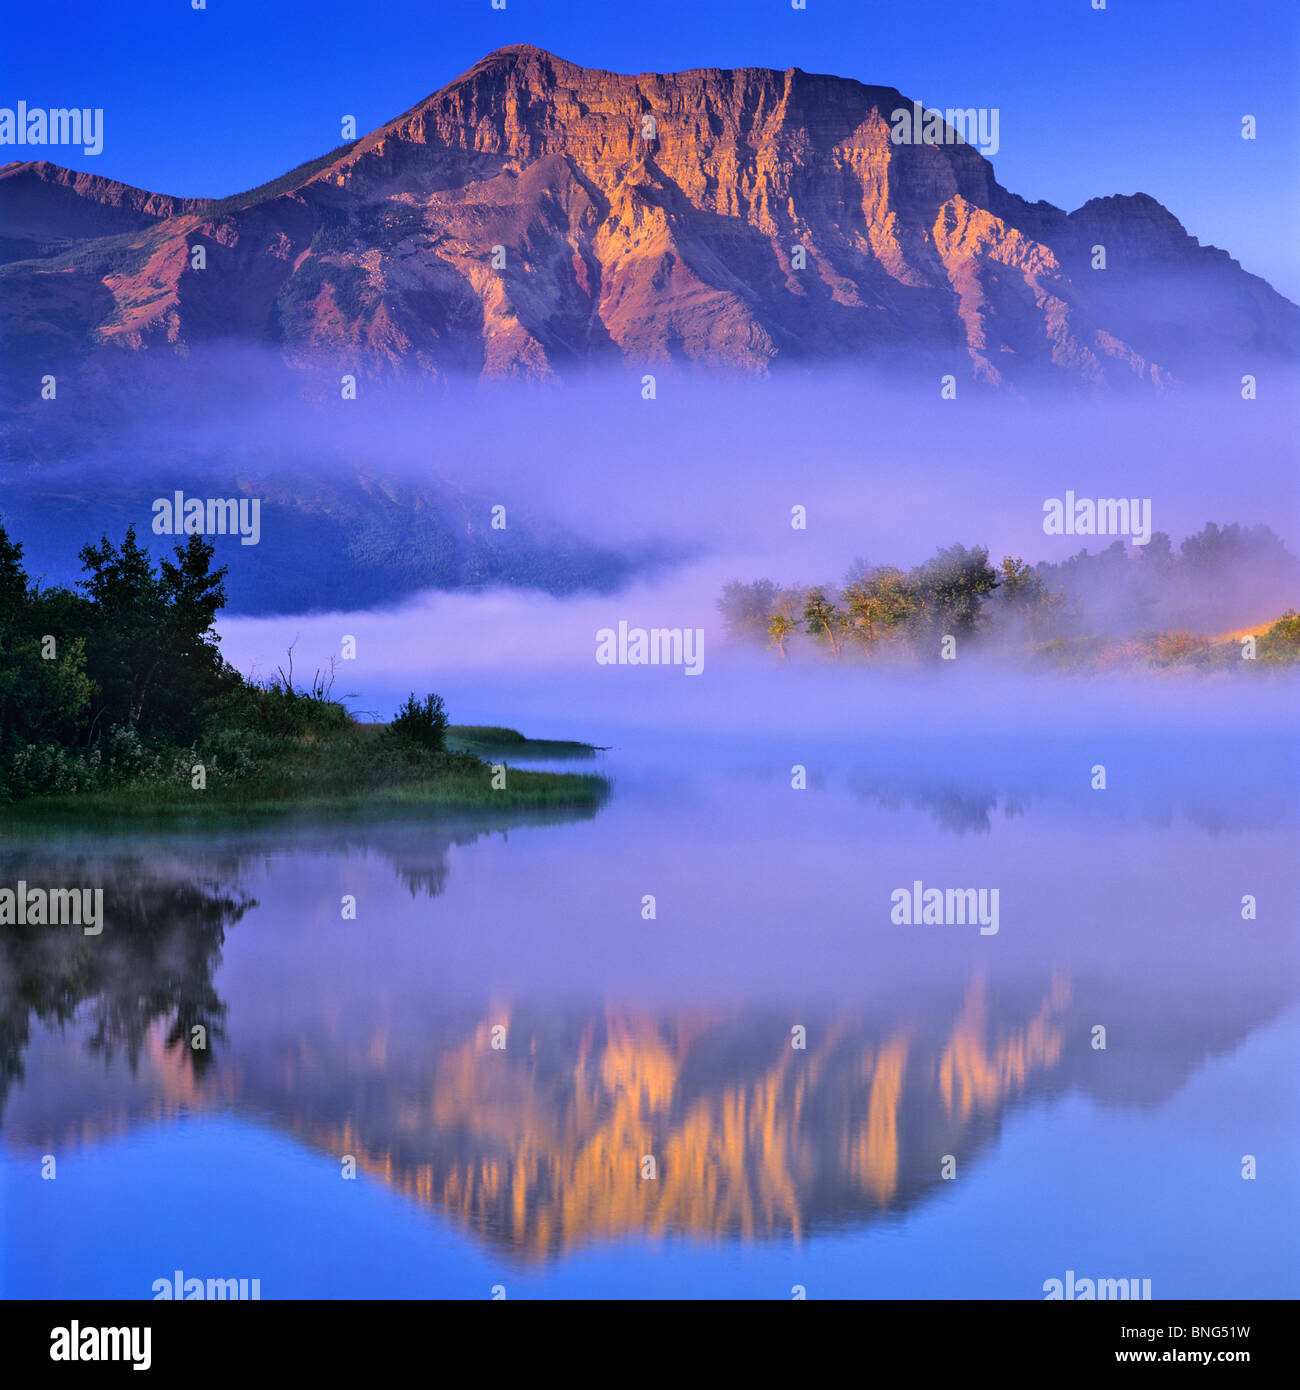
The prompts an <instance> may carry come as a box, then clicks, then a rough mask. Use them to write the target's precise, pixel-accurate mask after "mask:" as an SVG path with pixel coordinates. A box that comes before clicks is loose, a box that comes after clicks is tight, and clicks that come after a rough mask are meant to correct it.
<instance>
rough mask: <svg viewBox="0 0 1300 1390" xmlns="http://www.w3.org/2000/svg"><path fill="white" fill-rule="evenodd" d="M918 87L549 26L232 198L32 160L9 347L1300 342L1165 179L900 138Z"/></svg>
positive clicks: (566, 365) (441, 359)
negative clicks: (1001, 163) (594, 66)
mask: <svg viewBox="0 0 1300 1390" xmlns="http://www.w3.org/2000/svg"><path fill="white" fill-rule="evenodd" d="M910 105H911V103H910V101H909V100H908V99H907V98H906V97H904V96H903V95H902V94H900V93H899V92H897V91H895V90H894V89H892V88H888V87H868V86H863V85H861V84H860V83H857V82H853V81H848V80H843V79H839V78H834V77H823V76H813V75H810V74H807V73H804V72H801V71H799V70H798V69H791V70H789V71H787V72H774V71H767V70H761V69H744V70H739V71H720V70H713V69H710V70H704V71H696V72H687V73H678V74H674V75H667V76H657V75H650V74H644V75H640V76H621V75H618V74H614V73H607V72H599V71H593V70H589V69H585V68H580V67H576V66H574V65H573V64H570V63H566V62H564V61H562V60H561V59H559V58H556V57H553V56H552V55H550V54H547V53H544V52H541V51H540V50H538V49H534V48H529V47H526V46H521V47H513V48H507V49H502V50H501V51H499V52H497V53H494V54H492V55H490V56H489V57H488V58H486V59H484V60H483V61H482V62H481V63H479V64H478V65H477V66H475V67H474V68H472V69H471V70H470V71H469V72H467V73H466V74H465V75H464V76H462V77H460V78H458V79H457V80H456V81H454V82H452V83H450V84H449V85H448V86H446V87H444V88H443V89H442V90H441V91H439V92H437V93H435V94H434V95H433V96H431V97H429V98H428V99H427V100H425V101H423V102H421V103H420V104H419V105H418V106H416V107H414V108H413V109H412V110H410V111H408V112H407V113H406V114H404V115H402V116H400V117H398V118H397V119H396V120H394V121H392V122H390V123H389V124H388V125H386V126H384V127H382V128H381V129H379V130H377V131H375V132H374V133H373V134H371V135H369V136H367V137H365V138H364V139H362V140H360V141H358V142H356V143H355V144H354V145H351V146H349V147H346V148H344V149H342V150H339V151H335V152H334V153H333V154H331V155H329V156H325V157H324V158H322V159H319V160H316V161H313V162H312V163H311V164H308V165H304V166H302V168H301V169H298V170H295V171H293V173H291V174H289V175H286V176H285V177H284V178H282V179H280V180H277V181H276V182H275V183H273V184H270V185H267V186H266V187H265V188H263V189H259V190H255V191H254V192H252V193H249V194H246V195H242V196H239V197H235V198H229V199H225V200H222V201H220V202H209V201H203V200H195V199H188V200H183V199H175V198H168V197H165V196H162V195H156V194H149V193H145V192H143V191H141V190H138V189H131V188H127V187H125V186H124V185H121V184H116V183H113V182H112V181H110V180H105V179H101V178H97V177H93V176H89V175H81V174H73V173H71V172H69V171H68V170H64V169H60V168H58V167H57V166H54V165H50V164H46V163H38V164H15V165H9V166H7V167H6V168H5V169H3V170H2V171H0V190H2V191H0V207H3V219H2V222H0V236H2V237H3V242H2V243H0V245H2V247H3V250H4V254H5V257H6V259H7V261H8V264H7V265H6V266H5V267H4V271H3V274H4V279H3V282H0V299H2V300H3V309H4V313H5V339H6V345H7V350H8V352H9V353H10V355H11V360H12V358H13V355H14V354H18V355H20V356H21V360H22V361H23V363H24V364H25V366H26V368H27V369H28V370H29V371H30V370H31V369H32V368H35V367H38V366H41V365H43V364H45V363H47V362H51V363H52V362H53V361H55V360H56V359H60V358H66V357H68V356H69V355H80V354H87V353H90V354H95V355H97V356H98V357H101V358H102V357H103V356H104V354H111V353H113V352H114V351H116V350H122V351H128V352H133V351H139V350H144V349H148V350H151V351H155V352H156V351H159V350H161V351H169V352H181V353H183V352H185V351H187V350H189V349H192V348H194V347H197V346H199V345H201V344H203V343H205V342H210V341H216V340H223V341H224V340H230V339H232V338H233V339H237V340H243V341H247V342H252V343H259V344H267V345H273V346H274V347H275V349H276V350H277V351H278V352H279V353H280V354H282V355H283V357H284V358H285V360H286V361H288V362H289V363H291V364H296V365H303V364H307V363H310V362H313V361H315V360H318V359H320V358H323V357H325V356H328V357H329V358H330V360H334V359H336V358H337V359H341V360H344V361H346V362H350V363H352V364H354V366H355V369H356V370H358V371H363V372H372V373H374V372H377V373H403V372H406V371H415V372H418V373H422V374H425V375H443V374H447V373H452V372H461V371H464V372H470V373H475V374H483V375H488V376H523V377H530V378H547V377H552V376H560V377H563V376H566V375H568V374H570V373H573V372H575V371H577V370H579V369H580V368H581V367H583V366H585V365H598V364H600V363H602V362H624V363H627V364H628V365H630V366H633V367H637V368H644V369H647V370H650V369H654V368H655V367H656V366H661V365H663V364H665V363H669V362H675V363H698V364H707V365H709V366H713V367H720V368H724V369H728V370H735V371H741V372H747V373H763V372H766V371H768V370H770V369H771V368H773V367H774V366H775V365H777V364H778V363H782V362H793V363H797V362H804V363H807V362H827V361H840V360H855V361H859V360H866V361H870V362H873V363H876V364H878V365H886V364H888V365H893V366H897V367H901V368H904V369H909V370H910V369H912V368H918V369H920V368H936V369H937V368H942V370H953V371H956V372H958V373H960V374H962V375H965V376H967V377H972V378H974V379H977V380H981V381H983V382H986V383H989V384H992V385H1001V386H1009V387H1012V388H1015V387H1017V386H1019V385H1022V384H1027V383H1029V382H1031V381H1035V382H1036V381H1041V380H1044V379H1047V380H1052V379H1059V380H1066V381H1070V382H1077V383H1084V384H1089V385H1094V386H1105V385H1111V384H1117V383H1120V382H1124V381H1140V382H1145V383H1149V384H1155V385H1160V384H1164V383H1168V382H1170V381H1172V380H1175V379H1177V378H1179V377H1181V376H1184V375H1187V374H1190V373H1193V372H1195V371H1196V370H1197V369H1198V368H1199V367H1201V366H1202V365H1204V364H1207V363H1209V362H1210V361H1212V360H1215V359H1217V358H1220V357H1222V358H1225V359H1227V360H1229V361H1231V362H1232V363H1233V365H1234V366H1236V365H1237V364H1238V363H1240V364H1241V365H1240V370H1241V371H1246V370H1249V369H1250V367H1251V366H1252V364H1253V361H1254V359H1257V358H1259V357H1260V356H1266V355H1289V354H1293V353H1294V352H1295V351H1296V350H1297V347H1300V310H1297V309H1296V308H1295V306H1293V305H1291V304H1290V303H1289V302H1288V301H1286V300H1285V299H1283V298H1282V297H1281V296H1280V295H1278V294H1276V293H1275V292H1274V291H1273V290H1271V289H1270V288H1269V287H1268V285H1267V284H1265V283H1264V282H1263V281H1262V280H1259V279H1257V278H1256V277H1254V276H1251V275H1248V274H1246V273H1245V272H1244V271H1242V270H1241V268H1240V267H1239V266H1238V265H1237V264H1236V262H1234V261H1232V260H1230V259H1229V257H1228V256H1227V255H1226V253H1224V252H1222V251H1218V250H1215V249H1213V248H1208V247H1201V246H1200V245H1199V244H1198V243H1197V242H1196V241H1195V240H1194V239H1193V238H1191V237H1189V236H1187V234H1186V233H1185V232H1184V230H1183V228H1182V227H1181V226H1180V225H1179V223H1178V222H1177V220H1176V219H1175V218H1174V217H1173V216H1172V215H1171V214H1170V213H1168V212H1167V211H1166V210H1165V209H1164V208H1163V207H1161V205H1160V204H1159V203H1157V202H1155V200H1154V199H1151V198H1149V197H1146V196H1145V195H1137V196H1136V197H1131V198H1124V197H1122V198H1102V199H1096V200H1094V201H1092V202H1089V203H1088V204H1086V205H1085V206H1084V207H1082V208H1080V209H1079V210H1078V211H1077V212H1075V213H1073V214H1070V215H1067V214H1066V213H1064V212H1063V211H1061V210H1060V209H1057V208H1053V207H1051V206H1049V205H1048V204H1046V203H1033V204H1031V203H1027V202H1025V201H1023V200H1022V199H1020V198H1018V197H1016V196H1014V195H1013V194H1011V193H1008V192H1007V191H1006V190H1005V189H1003V188H1002V187H1001V186H1000V185H999V184H998V183H997V181H996V180H995V178H994V175H993V169H992V166H991V165H990V164H989V163H988V161H987V160H985V159H984V158H983V157H982V156H981V155H980V154H979V153H978V152H977V151H976V149H975V148H974V147H973V146H971V145H967V144H962V143H956V142H954V143H943V144H924V143H921V144H895V143H893V141H892V139H891V128H890V116H891V112H893V111H894V110H895V109H897V108H899V107H904V106H910ZM1097 244H1100V245H1104V246H1105V247H1106V253H1107V266H1106V269H1105V270H1094V269H1093V268H1092V266H1091V257H1092V247H1093V246H1094V245H1097ZM198 246H202V247H204V250H205V255H206V267H205V268H204V269H201V270H199V269H195V268H193V265H192V255H191V253H192V251H193V249H194V248H195V247H198Z"/></svg>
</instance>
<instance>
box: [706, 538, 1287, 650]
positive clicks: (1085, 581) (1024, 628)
mask: <svg viewBox="0 0 1300 1390" xmlns="http://www.w3.org/2000/svg"><path fill="white" fill-rule="evenodd" d="M1260 593H1267V594H1272V595H1275V596H1276V595H1277V594H1279V593H1280V594H1288V595H1295V594H1300V566H1298V565H1297V563H1296V560H1295V557H1294V556H1292V555H1291V554H1290V553H1289V552H1288V551H1287V549H1286V547H1285V545H1283V543H1282V541H1281V540H1280V539H1279V538H1278V537H1277V536H1276V535H1275V534H1274V533H1273V532H1272V531H1271V530H1269V528H1268V527H1266V526H1255V527H1251V528H1245V527H1241V526H1239V525H1237V524H1235V523H1234V524H1232V525H1230V526H1225V527H1222V528H1220V527H1219V526H1216V525H1215V524H1214V523H1213V522H1209V523H1207V524H1206V526H1205V527H1204V529H1203V530H1202V531H1200V532H1198V533H1197V534H1196V535H1193V536H1189V537H1188V538H1187V539H1186V540H1184V541H1183V543H1182V545H1181V547H1180V548H1179V549H1178V550H1177V551H1175V550H1174V549H1173V546H1172V543H1171V541H1170V538H1169V537H1168V535H1166V534H1164V533H1163V532H1159V531H1157V532H1155V533H1153V534H1152V535H1151V536H1150V537H1149V540H1148V542H1147V543H1146V544H1144V545H1142V546H1135V547H1134V548H1133V550H1132V551H1130V550H1129V549H1128V548H1127V547H1126V546H1125V545H1124V542H1123V541H1116V542H1115V543H1113V544H1112V545H1111V546H1110V547H1108V548H1107V549H1105V550H1102V551H1100V552H1098V553H1097V554H1095V555H1090V554H1089V553H1088V552H1087V550H1086V549H1085V550H1082V551H1080V552H1079V553H1078V554H1077V555H1074V556H1072V557H1070V559H1068V560H1066V561H1063V562H1061V563H1060V564H1048V563H1045V562H1044V563H1040V564H1038V565H1033V566H1031V565H1029V564H1027V563H1026V562H1025V561H1024V560H1023V559H1021V558H1020V557H1018V556H1014V557H1013V556H1010V555H1006V556H1004V557H1003V559H1002V562H1001V564H1000V565H997V566H994V565H992V564H991V563H990V562H989V552H988V548H987V547H986V546H980V545H976V546H971V547H969V548H967V547H966V546H964V545H952V546H948V547H947V548H941V549H940V550H939V551H938V552H937V554H936V555H935V556H934V557H933V558H932V559H930V560H927V561H926V562H925V563H924V564H920V565H916V566H914V567H913V568H912V569H910V570H907V571H904V570H902V569H900V568H898V567H897V566H895V565H873V564H870V563H868V562H867V561H866V560H863V559H858V560H857V561H855V562H854V564H853V565H852V567H851V568H850V570H849V572H848V574H847V575H846V576H845V578H844V580H843V582H842V583H841V584H839V585H838V586H836V585H831V584H816V585H812V586H808V585H804V584H791V585H786V586H781V585H778V584H776V583H774V582H773V581H772V580H770V579H758V580H754V581H752V582H750V583H742V582H741V581H740V580H733V581H732V582H731V583H729V584H727V585H725V586H724V588H723V590H722V594H721V596H720V597H719V599H718V604H717V606H718V610H719V612H720V613H721V615H722V618H723V621H724V623H725V625H726V628H727V632H728V635H729V636H730V637H731V639H732V640H733V641H738V642H740V643H749V644H753V645H755V646H759V645H765V646H766V647H767V648H768V649H769V650H770V651H772V652H773V653H774V654H775V657H776V658H777V660H778V661H781V662H784V661H788V660H790V658H791V656H792V654H796V653H798V654H802V653H803V652H808V653H810V654H813V655H815V656H819V657H822V658H828V659H830V660H833V661H835V662H841V661H842V662H845V663H846V664H850V663H852V664H876V663H888V664H898V665H907V664H917V663H926V662H937V661H940V660H943V659H952V658H954V657H956V656H957V654H958V651H959V650H961V651H963V652H964V651H965V650H967V649H969V650H972V651H980V652H984V653H986V654H988V655H991V656H994V657H996V658H997V659H999V660H1000V661H1002V662H1004V663H1005V664H1007V665H1008V666H1020V667H1022V668H1024V669H1029V670H1033V669H1038V670H1055V671H1059V672H1070V673H1086V672H1098V673H1099V672H1102V671H1113V670H1125V669H1127V670H1130V671H1144V672H1147V673H1160V672H1166V671H1171V670H1174V669H1181V670H1185V671H1192V672H1196V673H1198V674H1209V673H1213V672H1226V671H1229V670H1234V669H1238V668H1241V667H1246V668H1249V669H1251V670H1253V671H1268V670H1272V671H1277V670H1279V669H1281V668H1290V669H1292V670H1294V669H1295V668H1296V667H1297V665H1300V613H1297V611H1296V606H1295V605H1291V606H1289V607H1287V609H1286V611H1285V612H1283V613H1282V614H1281V616H1279V617H1276V618H1274V619H1271V620H1269V621H1266V622H1263V623H1260V624H1258V625H1256V626H1254V627H1240V626H1239V623H1240V614H1241V613H1242V612H1243V611H1246V612H1249V611H1251V610H1252V609H1253V611H1254V612H1259V610H1260V606H1261V600H1260V598H1259V597H1258V595H1259V594H1260ZM1279 606H1280V605H1279ZM1273 611H1274V612H1275V613H1276V612H1277V608H1274V610H1273ZM1229 628H1231V629H1232V630H1231V631H1226V630H1225V629H1229Z"/></svg>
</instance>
